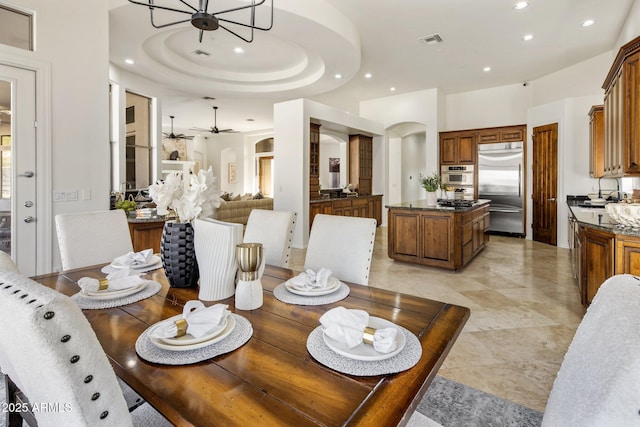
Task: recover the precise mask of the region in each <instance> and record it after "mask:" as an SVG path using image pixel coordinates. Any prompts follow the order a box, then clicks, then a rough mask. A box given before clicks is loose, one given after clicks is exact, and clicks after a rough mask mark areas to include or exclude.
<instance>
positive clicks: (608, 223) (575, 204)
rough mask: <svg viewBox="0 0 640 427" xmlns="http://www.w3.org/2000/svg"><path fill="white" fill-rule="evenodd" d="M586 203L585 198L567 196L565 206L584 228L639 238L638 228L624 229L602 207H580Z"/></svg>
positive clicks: (639, 230) (639, 229)
mask: <svg viewBox="0 0 640 427" xmlns="http://www.w3.org/2000/svg"><path fill="white" fill-rule="evenodd" d="M585 201H588V198H587V197H586V196H584V197H583V196H567V205H569V209H570V210H571V214H572V215H573V217H574V218H575V219H576V220H577V221H578V222H579V223H580V225H582V226H584V227H590V228H595V229H598V230H602V231H606V232H607V233H612V234H622V235H625V236H640V228H631V227H626V226H623V225H621V224H618V223H617V222H616V221H614V220H613V219H612V218H611V217H610V216H609V214H608V213H607V211H606V210H605V207H604V205H602V206H598V207H582V206H579V205H581V204H588V203H585Z"/></svg>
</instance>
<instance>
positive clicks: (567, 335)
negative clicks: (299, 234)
mask: <svg viewBox="0 0 640 427" xmlns="http://www.w3.org/2000/svg"><path fill="white" fill-rule="evenodd" d="M386 231H387V230H386V227H379V228H378V232H377V233H376V242H375V247H374V256H373V261H372V264H371V276H370V280H369V284H370V286H377V287H382V288H386V289H392V290H396V291H400V292H404V293H408V294H413V295H418V296H421V297H425V298H431V299H435V300H439V301H446V302H449V303H453V304H458V305H463V306H466V307H469V308H470V309H471V317H470V319H469V321H468V322H467V324H466V325H465V327H464V329H463V332H462V333H461V335H460V337H459V338H458V340H457V341H456V343H455V344H454V346H453V348H452V350H451V352H450V353H449V356H448V357H447V359H446V360H445V361H444V364H443V366H442V368H441V369H440V371H439V373H440V375H442V376H444V377H447V378H449V379H452V380H454V381H458V382H460V383H463V384H466V385H468V386H471V387H474V388H476V389H479V390H483V391H486V392H488V393H492V394H495V395H497V396H500V397H503V398H505V399H508V400H511V401H514V402H517V403H520V404H522V405H524V406H527V407H529V408H533V409H536V410H539V411H544V407H545V405H546V402H547V398H548V396H549V392H550V390H551V386H552V384H553V380H554V378H555V375H556V373H557V371H558V369H559V368H560V364H561V363H562V358H563V357H564V354H565V352H566V350H567V348H568V346H569V344H570V342H571V339H572V338H573V335H574V333H575V330H576V328H577V326H578V324H579V323H580V320H581V319H582V316H583V315H584V312H585V310H584V308H583V307H582V305H581V304H580V297H579V295H578V289H577V287H576V285H575V282H574V280H573V277H572V274H571V265H570V261H569V251H568V249H562V248H556V247H553V246H548V245H544V244H541V243H537V242H533V241H530V240H524V239H518V238H510V237H504V236H491V241H490V243H489V245H488V246H487V247H486V248H485V249H484V250H483V251H482V252H481V253H480V254H479V255H478V256H477V257H476V258H475V259H474V260H473V261H472V262H471V263H470V264H469V265H468V266H467V267H466V268H464V269H463V270H462V271H460V272H458V273H453V272H449V271H446V270H440V269H436V268H429V267H423V266H417V265H413V264H406V263H400V262H395V261H393V260H392V259H390V258H389V257H388V256H387V234H386ZM303 264H304V250H301V249H294V251H293V253H292V268H293V269H294V270H301V269H302V266H303Z"/></svg>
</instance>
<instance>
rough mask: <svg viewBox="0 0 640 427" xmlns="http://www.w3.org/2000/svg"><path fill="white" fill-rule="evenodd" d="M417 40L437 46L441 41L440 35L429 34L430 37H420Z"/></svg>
mask: <svg viewBox="0 0 640 427" xmlns="http://www.w3.org/2000/svg"><path fill="white" fill-rule="evenodd" d="M418 40H420V41H421V42H423V43H426V44H438V43H442V41H443V40H442V37H440V34H431V35H430V36H424V37H420V38H419V39H418Z"/></svg>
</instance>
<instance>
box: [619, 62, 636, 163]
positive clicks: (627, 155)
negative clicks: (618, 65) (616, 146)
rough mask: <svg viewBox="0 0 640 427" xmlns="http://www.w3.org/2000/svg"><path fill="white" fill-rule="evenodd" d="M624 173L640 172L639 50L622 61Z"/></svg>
mask: <svg viewBox="0 0 640 427" xmlns="http://www.w3.org/2000/svg"><path fill="white" fill-rule="evenodd" d="M623 68H624V71H623V74H622V75H623V78H624V84H623V88H624V89H623V90H624V119H623V120H624V121H623V129H624V131H623V132H624V134H623V141H624V142H623V144H624V147H623V153H624V173H625V174H635V175H637V174H639V173H640V123H638V121H640V93H638V91H640V52H637V53H635V54H633V55H630V56H629V57H628V58H627V59H626V60H625V62H624V66H623Z"/></svg>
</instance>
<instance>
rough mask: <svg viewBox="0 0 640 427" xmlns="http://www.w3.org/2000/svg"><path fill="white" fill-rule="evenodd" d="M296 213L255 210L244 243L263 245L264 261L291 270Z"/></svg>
mask: <svg viewBox="0 0 640 427" xmlns="http://www.w3.org/2000/svg"><path fill="white" fill-rule="evenodd" d="M295 226H296V213H295V212H287V211H273V210H266V209H253V210H252V211H251V213H250V214H249V219H248V220H247V228H246V229H245V231H244V239H243V242H244V243H262V248H263V251H264V261H265V263H266V264H269V265H276V266H278V267H285V268H289V258H290V256H291V243H292V241H293V231H294V229H295Z"/></svg>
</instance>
